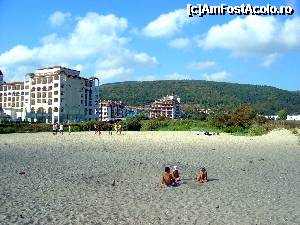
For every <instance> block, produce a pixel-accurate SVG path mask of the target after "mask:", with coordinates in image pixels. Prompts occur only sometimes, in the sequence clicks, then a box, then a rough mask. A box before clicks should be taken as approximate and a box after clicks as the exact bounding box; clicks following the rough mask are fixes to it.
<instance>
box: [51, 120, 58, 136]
mask: <svg viewBox="0 0 300 225" xmlns="http://www.w3.org/2000/svg"><path fill="white" fill-rule="evenodd" d="M52 132H53V135H56V134H57V124H56V123H54V124H53V126H52Z"/></svg>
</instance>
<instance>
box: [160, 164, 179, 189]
mask: <svg viewBox="0 0 300 225" xmlns="http://www.w3.org/2000/svg"><path fill="white" fill-rule="evenodd" d="M160 184H161V185H166V186H170V185H172V186H175V185H176V182H175V179H174V177H173V175H172V174H171V169H170V167H168V166H166V167H165V172H164V173H163V174H162V176H161V180H160Z"/></svg>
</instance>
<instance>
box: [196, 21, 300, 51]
mask: <svg viewBox="0 0 300 225" xmlns="http://www.w3.org/2000/svg"><path fill="white" fill-rule="evenodd" d="M299 38H300V18H299V17H293V18H291V19H286V20H284V21H281V20H279V19H278V18H275V17H263V16H247V17H245V18H240V17H237V18H235V19H233V20H231V21H229V22H228V23H226V24H223V25H215V26H213V27H211V28H210V29H209V31H208V32H207V33H206V35H205V37H204V38H201V39H199V40H198V45H199V47H201V48H204V49H215V48H222V49H228V50H230V51H231V52H232V53H233V54H234V55H236V56H248V55H251V54H252V55H253V54H271V53H273V52H286V51H295V50H299V49H300V42H299V41H298V40H299Z"/></svg>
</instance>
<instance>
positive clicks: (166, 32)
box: [143, 9, 191, 37]
mask: <svg viewBox="0 0 300 225" xmlns="http://www.w3.org/2000/svg"><path fill="white" fill-rule="evenodd" d="M190 21H191V19H190V18H189V17H188V16H187V14H186V11H185V9H177V10H175V11H173V12H169V13H167V14H162V15H160V16H159V17H158V18H157V19H155V20H154V21H152V22H150V23H149V24H148V25H147V26H146V27H145V28H143V34H144V35H146V36H148V37H161V36H171V35H173V34H175V33H177V32H179V31H180V29H181V28H182V27H183V26H184V25H185V24H187V23H189V22H190Z"/></svg>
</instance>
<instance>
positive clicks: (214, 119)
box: [0, 104, 300, 136]
mask: <svg viewBox="0 0 300 225" xmlns="http://www.w3.org/2000/svg"><path fill="white" fill-rule="evenodd" d="M121 124H122V128H123V130H125V131H140V130H141V131H209V132H214V133H216V132H226V133H231V134H234V135H250V136H256V135H263V134H266V133H268V132H269V131H271V130H272V129H274V128H276V127H285V128H288V129H290V130H292V129H294V130H292V132H293V133H296V131H297V132H298V130H296V129H297V127H298V126H299V125H300V124H297V123H295V122H290V121H272V120H271V121H269V120H267V119H266V118H265V117H263V116H258V115H257V114H256V112H255V110H254V107H253V106H251V105H247V104H244V105H241V106H239V107H237V108H235V109H233V110H231V111H227V112H225V113H224V112H223V113H218V114H215V115H213V116H206V117H205V119H179V120H171V119H169V118H165V117H160V118H157V119H147V118H145V117H144V116H143V115H142V116H139V117H134V118H127V119H125V120H124V121H122V122H121ZM95 125H99V126H100V127H101V130H102V131H107V130H108V128H109V126H110V125H111V124H110V123H107V122H101V121H90V122H81V123H74V124H72V129H71V130H72V132H78V131H93V130H94V129H95ZM65 130H66V131H67V130H68V128H67V127H65ZM51 131H52V125H51V124H42V123H33V124H29V123H24V124H1V125H0V133H1V134H7V133H15V132H18V133H22V132H30V133H31V132H51Z"/></svg>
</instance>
